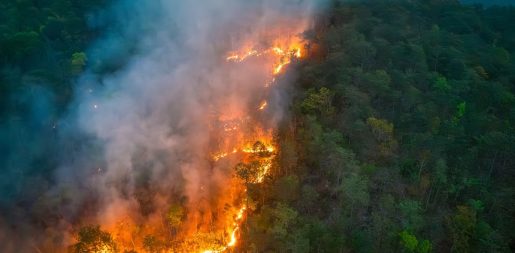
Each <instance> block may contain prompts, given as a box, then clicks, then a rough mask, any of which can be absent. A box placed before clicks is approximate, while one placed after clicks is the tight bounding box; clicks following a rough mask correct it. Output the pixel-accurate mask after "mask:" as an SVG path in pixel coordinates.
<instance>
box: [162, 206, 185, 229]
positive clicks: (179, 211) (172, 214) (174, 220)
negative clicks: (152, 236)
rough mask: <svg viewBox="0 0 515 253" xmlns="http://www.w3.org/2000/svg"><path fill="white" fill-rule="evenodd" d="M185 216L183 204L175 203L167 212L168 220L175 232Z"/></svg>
mask: <svg viewBox="0 0 515 253" xmlns="http://www.w3.org/2000/svg"><path fill="white" fill-rule="evenodd" d="M183 218H184V208H183V207H182V206H181V205H178V204H173V205H171V206H170V208H169V209H168V212H167V213H166V220H167V221H168V225H169V226H170V228H171V229H172V232H173V233H176V232H177V230H178V229H179V228H180V226H181V224H182V220H183Z"/></svg>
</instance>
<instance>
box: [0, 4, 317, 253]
mask: <svg viewBox="0 0 515 253" xmlns="http://www.w3.org/2000/svg"><path fill="white" fill-rule="evenodd" d="M317 4H319V3H317ZM315 7H316V6H315V2H314V1H302V0H295V1H294V0H291V1H288V0H285V1H272V0H270V1H267V0H254V1H242V0H221V1H218V0H217V1H142V0H141V1H118V2H116V3H115V4H114V5H112V6H111V7H109V8H107V9H106V10H105V11H103V12H101V13H96V14H95V15H93V18H92V19H91V25H92V26H100V27H104V28H105V30H107V33H106V35H105V36H104V37H103V38H102V39H100V40H99V41H98V42H97V43H95V45H93V46H92V48H91V49H90V50H89V51H88V52H87V55H88V66H89V68H88V70H87V71H86V72H85V73H84V74H83V75H82V76H81V77H80V78H79V79H78V80H77V84H76V87H75V91H76V94H75V99H74V101H73V102H72V103H71V105H70V108H69V112H68V114H67V116H66V117H64V118H63V119H60V120H56V121H55V123H52V124H53V129H54V128H55V129H56V130H53V132H52V133H53V134H54V135H55V136H56V138H55V139H56V141H55V143H54V144H55V145H56V146H58V148H57V150H58V151H54V152H59V154H54V155H52V157H57V158H55V159H57V160H58V161H57V162H56V164H55V166H56V167H57V168H58V169H57V170H55V171H54V172H53V173H52V176H51V179H50V182H52V185H49V186H48V187H46V189H45V190H44V192H43V193H40V194H41V196H40V197H38V198H37V199H38V200H39V201H37V203H36V204H34V205H28V206H27V208H30V209H33V210H34V211H33V212H36V213H37V212H48V213H49V214H48V215H47V216H48V217H51V218H48V220H47V221H45V224H33V221H32V220H31V215H32V214H31V211H29V212H28V214H27V215H26V216H24V217H15V218H14V219H15V220H17V219H18V220H23V221H18V222H16V223H11V222H10V221H7V220H2V219H0V227H2V226H3V225H4V226H3V227H4V228H3V229H0V231H1V232H0V243H1V244H2V245H5V246H3V250H2V251H3V252H33V251H34V250H35V247H36V248H40V249H52V250H53V251H55V252H58V251H59V249H61V248H60V247H62V246H65V245H66V244H67V243H70V242H71V233H73V231H74V230H73V228H76V226H77V225H78V224H102V226H103V227H107V228H110V227H114V226H116V225H117V223H118V222H119V220H120V219H122V218H123V217H130V220H131V221H130V222H134V223H148V224H153V223H155V222H156V221H157V220H159V219H160V217H162V215H163V213H162V212H163V211H166V209H167V206H168V205H169V204H170V203H172V202H181V203H183V204H184V205H186V206H187V207H188V208H189V209H190V210H188V211H189V212H190V213H191V215H190V216H191V217H195V213H201V211H203V210H201V209H202V208H203V206H206V205H207V206H209V205H211V204H212V203H213V201H215V200H214V199H216V197H217V195H218V194H220V192H222V191H223V189H222V188H223V187H221V186H222V185H223V184H224V182H225V180H227V178H226V177H227V176H228V173H227V171H226V170H227V169H223V168H213V165H212V164H210V161H209V157H208V156H209V154H210V152H211V150H212V148H213V140H214V139H216V136H213V131H212V126H213V120H214V119H217V118H219V117H237V116H243V115H247V114H249V113H251V112H250V110H251V108H254V106H255V104H257V103H259V101H257V100H256V97H259V96H256V94H258V95H259V94H260V92H261V93H262V91H261V90H262V85H263V84H264V83H265V82H266V78H267V75H268V72H267V71H269V69H267V67H269V66H266V65H263V63H262V62H250V63H248V64H245V65H241V66H235V65H234V64H229V63H227V62H226V61H225V58H226V56H227V53H228V52H230V51H233V50H239V49H241V48H242V47H245V46H247V45H248V44H249V42H252V43H253V45H254V46H262V47H268V46H270V43H271V42H272V41H271V40H270V38H271V37H273V36H276V35H277V34H281V35H283V34H285V32H286V31H287V32H289V33H291V34H292V35H298V34H299V33H300V32H302V31H303V30H304V29H306V28H308V27H309V26H310V25H311V23H312V19H311V17H312V15H313V11H314V9H315ZM45 97H46V96H45ZM275 97H276V98H281V96H280V95H277V94H276V95H275ZM275 100H276V101H275V103H273V106H272V109H273V110H269V112H268V116H267V117H268V118H269V119H270V120H269V124H271V125H273V124H275V123H277V120H278V119H280V118H281V115H282V114H283V111H282V109H281V108H283V107H284V105H283V104H281V103H283V102H284V101H281V100H280V99H275ZM34 103H35V106H36V107H35V108H39V109H38V110H47V109H48V110H50V108H51V106H48V105H47V99H44V100H38V99H34ZM36 103H39V104H36ZM45 108H46V109H45ZM37 115H44V113H43V114H41V113H37ZM39 134H42V133H39ZM0 137H2V138H3V139H6V138H7V137H6V136H3V135H2V136H0ZM34 138H36V139H38V138H41V137H39V136H37V135H36V136H34ZM3 139H2V142H3V141H4V140H3ZM34 145H35V146H36V147H45V143H44V141H42V142H41V143H37V142H35V143H34ZM16 160H17V161H21V160H22V159H16ZM26 166H30V165H26ZM3 185H5V184H4V183H2V186H3ZM23 187H30V186H29V185H24V186H23ZM2 201H3V200H2ZM5 201H7V202H8V201H12V200H5ZM38 205H39V206H38ZM14 212H16V211H15V210H8V211H5V213H3V214H2V215H5V216H4V217H7V218H6V219H10V218H11V217H9V216H8V215H7V214H8V213H9V214H12V213H14ZM198 219H200V220H201V219H202V217H200V214H199V217H198ZM195 222H199V221H198V220H196V221H195ZM2 223H3V224H2ZM13 224H15V225H13ZM41 228H45V229H41ZM27 242H28V243H27ZM41 245H42V246H41Z"/></svg>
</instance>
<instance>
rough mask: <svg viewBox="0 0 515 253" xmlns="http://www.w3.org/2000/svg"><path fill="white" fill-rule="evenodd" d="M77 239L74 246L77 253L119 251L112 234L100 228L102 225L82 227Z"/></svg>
mask: <svg viewBox="0 0 515 253" xmlns="http://www.w3.org/2000/svg"><path fill="white" fill-rule="evenodd" d="M77 241H78V242H77V243H76V244H75V245H74V246H73V250H74V252H75V253H90V252H102V251H106V252H117V247H116V244H115V242H114V241H113V238H112V236H111V235H110V234H109V233H107V232H104V231H102V230H100V226H87V227H82V228H81V229H80V230H79V233H78V235H77Z"/></svg>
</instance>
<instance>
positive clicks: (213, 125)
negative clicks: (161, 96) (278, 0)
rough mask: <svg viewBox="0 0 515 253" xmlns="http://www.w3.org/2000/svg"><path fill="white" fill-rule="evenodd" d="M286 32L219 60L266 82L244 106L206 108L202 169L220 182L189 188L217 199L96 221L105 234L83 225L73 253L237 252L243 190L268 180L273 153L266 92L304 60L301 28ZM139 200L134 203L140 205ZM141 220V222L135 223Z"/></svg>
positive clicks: (245, 209) (245, 206)
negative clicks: (265, 44) (265, 43)
mask: <svg viewBox="0 0 515 253" xmlns="http://www.w3.org/2000/svg"><path fill="white" fill-rule="evenodd" d="M284 29H286V30H288V29H289V28H287V27H286V28H284ZM284 29H283V30H284ZM288 34H289V35H288V36H286V37H284V35H281V36H280V37H276V38H274V39H273V40H272V41H271V42H268V43H270V44H271V45H272V46H270V47H263V46H261V45H260V44H255V45H254V44H252V43H249V44H251V46H247V47H244V48H246V49H244V50H235V51H231V52H229V53H228V54H227V56H226V57H225V58H224V61H225V63H223V64H225V65H226V66H225V67H226V68H228V69H231V68H238V67H239V66H240V65H248V66H247V67H245V68H247V69H248V68H253V66H256V65H257V66H258V68H259V69H261V70H263V71H262V72H260V73H261V74H260V75H261V77H260V80H264V81H263V83H262V84H261V86H260V87H259V88H255V89H254V91H255V93H254V96H255V97H252V98H251V99H249V101H255V102H251V103H247V104H246V105H245V106H243V107H242V106H241V105H242V104H241V102H240V101H237V102H231V100H229V102H223V103H220V104H218V107H217V106H216V105H213V106H211V109H212V111H213V113H211V115H210V116H209V120H208V121H207V122H208V124H209V128H208V129H209V136H211V137H210V141H209V145H208V149H207V150H206V151H205V153H206V156H207V157H206V161H208V163H205V164H206V166H207V168H206V169H209V170H210V171H211V172H210V173H209V174H210V175H211V176H212V177H214V178H215V179H216V180H220V181H223V184H220V183H217V184H216V185H198V188H196V189H194V190H195V191H198V192H200V193H199V194H200V195H202V194H204V193H205V194H215V195H216V196H214V197H210V198H200V199H199V202H191V200H188V199H182V200H181V199H179V200H178V201H177V200H175V201H172V203H173V204H171V205H170V204H165V205H162V206H168V207H167V210H164V211H155V210H154V211H152V212H149V213H152V214H153V215H151V216H149V217H146V218H143V219H141V218H139V219H138V218H137V217H131V216H130V214H129V213H128V214H127V216H122V217H123V218H121V219H116V220H117V221H116V222H114V223H107V224H101V225H102V226H101V227H102V229H105V230H106V231H107V232H104V231H102V230H100V228H99V227H84V228H82V229H81V230H80V231H79V232H78V236H77V240H78V242H77V243H76V244H74V246H73V247H74V249H75V252H96V253H107V252H119V251H126V252H199V253H215V252H227V251H234V250H235V249H236V248H237V247H238V243H239V238H240V234H241V233H242V232H243V231H244V230H245V228H244V224H245V219H246V217H247V215H249V214H250V213H251V212H252V209H253V208H255V207H254V203H253V200H251V199H249V196H248V194H247V192H248V187H249V186H250V185H256V186H258V187H259V184H261V183H263V182H264V181H265V180H266V178H267V176H268V175H269V173H270V170H271V169H272V167H273V161H274V158H275V157H276V154H277V151H278V150H277V145H276V143H275V141H274V131H275V129H274V128H275V126H274V123H270V122H271V121H270V120H269V119H268V118H269V117H270V114H271V112H270V106H269V99H270V98H269V94H270V92H271V90H272V89H274V84H276V80H277V77H278V76H280V75H282V74H283V72H285V69H286V67H287V66H288V65H289V64H290V63H292V62H294V61H296V60H298V59H300V58H301V57H302V55H303V50H304V43H303V42H302V38H301V37H300V33H299V31H297V30H295V29H293V30H292V31H291V32H289V33H288ZM230 95H234V94H230ZM236 95H237V94H236ZM226 108H231V109H230V110H226ZM234 108H236V109H234ZM234 112H236V113H234ZM208 188H209V189H208ZM207 192H209V193H207ZM213 192H215V193H213ZM162 201H165V202H170V201H167V200H166V199H163V200H162ZM142 203H143V202H142V201H140V205H141V204H142ZM143 204H144V203H143ZM123 213H124V211H123V210H122V211H120V210H118V211H116V215H120V214H123ZM156 213H157V214H159V215H155V214H156ZM141 220H143V221H145V224H142V223H140V222H141Z"/></svg>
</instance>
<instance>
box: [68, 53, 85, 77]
mask: <svg viewBox="0 0 515 253" xmlns="http://www.w3.org/2000/svg"><path fill="white" fill-rule="evenodd" d="M87 59H88V58H87V57H86V54H85V53H84V52H77V53H73V54H72V59H71V67H72V72H73V73H76V74H78V73H80V72H82V71H83V70H84V67H85V66H86V61H87Z"/></svg>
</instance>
